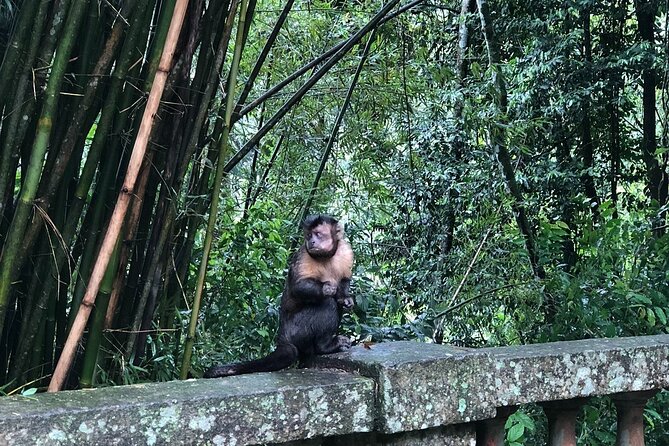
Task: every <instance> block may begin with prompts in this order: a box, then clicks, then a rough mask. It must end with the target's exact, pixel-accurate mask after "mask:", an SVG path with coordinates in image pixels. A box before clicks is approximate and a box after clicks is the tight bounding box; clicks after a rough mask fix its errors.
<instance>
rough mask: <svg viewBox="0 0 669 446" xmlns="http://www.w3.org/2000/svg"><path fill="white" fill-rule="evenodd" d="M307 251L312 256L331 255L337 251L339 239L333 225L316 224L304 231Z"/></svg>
mask: <svg viewBox="0 0 669 446" xmlns="http://www.w3.org/2000/svg"><path fill="white" fill-rule="evenodd" d="M304 242H305V244H306V246H307V252H308V253H309V255H310V256H312V257H331V256H333V255H334V253H335V252H336V251H337V239H336V238H335V236H334V231H333V229H332V226H331V225H329V224H326V223H323V224H320V225H318V226H314V227H313V228H311V229H310V230H308V231H305V233H304Z"/></svg>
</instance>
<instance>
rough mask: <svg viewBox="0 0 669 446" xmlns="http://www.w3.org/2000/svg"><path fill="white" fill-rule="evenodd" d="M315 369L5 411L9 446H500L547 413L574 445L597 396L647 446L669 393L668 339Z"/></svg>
mask: <svg viewBox="0 0 669 446" xmlns="http://www.w3.org/2000/svg"><path fill="white" fill-rule="evenodd" d="M315 366H316V368H312V369H301V370H286V371H282V372H276V373H258V374H253V375H245V376H236V377H230V378H222V379H214V380H188V381H181V382H179V381H174V382H168V383H152V384H140V385H133V386H120V387H110V388H102V389H92V390H79V391H67V392H60V393H57V394H39V395H33V396H29V397H22V396H13V397H5V398H1V399H0V446H4V445H40V444H42V445H81V444H87V445H143V444H147V445H163V444H165V445H167V444H169V445H173V444H214V445H235V446H241V445H249V444H286V445H308V446H328V445H333V446H341V445H397V446H400V445H402V446H412V445H416V446H417V445H425V446H430V445H453V446H456V445H457V446H460V445H463V446H464V445H467V446H476V445H479V446H482V445H485V446H496V445H499V446H501V445H503V444H504V442H503V439H504V422H505V420H506V418H507V417H508V416H509V415H510V414H511V413H512V412H513V411H514V410H515V408H516V407H517V406H519V405H522V404H526V403H539V404H540V405H541V406H542V407H543V409H544V411H545V413H546V415H547V418H548V421H549V429H548V430H549V440H548V441H549V443H550V444H551V445H553V446H569V445H575V444H576V432H575V431H576V416H577V415H578V413H579V410H580V407H581V406H582V405H583V404H584V403H585V402H587V399H588V398H589V397H593V396H607V395H608V396H610V397H611V398H612V400H613V402H614V404H615V407H616V410H617V419H618V429H617V443H616V444H617V445H619V446H642V445H643V444H644V440H643V408H644V406H645V404H646V402H647V400H648V399H649V398H651V397H652V396H653V395H654V394H655V393H656V392H658V391H660V390H661V389H663V388H666V387H669V335H659V336H644V337H634V338H615V339H590V340H582V341H570V342H556V343H548V344H535V345H527V346H515V347H501V348H488V349H466V348H457V347H450V346H442V345H435V344H423V343H418V342H409V341H403V342H389V343H383V344H374V345H367V346H357V347H354V348H353V349H351V350H350V351H349V352H346V353H340V354H336V355H330V356H327V357H321V358H318V360H317V361H316V364H315Z"/></svg>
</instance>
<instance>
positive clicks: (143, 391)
mask: <svg viewBox="0 0 669 446" xmlns="http://www.w3.org/2000/svg"><path fill="white" fill-rule="evenodd" d="M373 387H374V383H373V382H372V381H371V380H369V379H366V378H361V377H356V376H353V375H349V374H345V373H341V372H336V371H317V370H290V371H284V372H279V373H257V374H254V375H245V376H236V377H230V378H223V379H212V380H189V381H181V382H179V381H174V382H169V383H155V384H146V385H134V386H120V387H110V388H104V389H94V390H80V391H71V392H60V393H57V394H41V395H37V396H34V397H7V398H2V399H0V445H3V446H4V445H6V444H7V445H31V446H32V445H84V444H86V445H165V444H170V445H176V444H214V445H246V444H262V443H269V442H284V441H289V440H296V439H306V438H312V437H317V436H329V435H342V434H349V433H352V432H367V431H370V430H371V429H372V427H373V426H372V420H373V397H374V396H373Z"/></svg>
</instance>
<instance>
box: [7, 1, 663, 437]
mask: <svg viewBox="0 0 669 446" xmlns="http://www.w3.org/2000/svg"><path fill="white" fill-rule="evenodd" d="M183 3H188V6H187V9H186V10H185V17H184V21H183V25H182V28H181V32H180V33H179V34H178V40H177V41H175V42H173V43H174V44H175V45H176V46H175V51H174V57H173V60H172V63H170V64H169V65H168V66H167V67H162V66H160V67H159V61H160V58H161V55H162V54H163V52H164V49H165V47H166V45H169V44H170V36H169V35H168V27H169V25H170V21H171V20H172V18H173V15H174V11H175V10H177V11H178V10H179V8H180V7H181V4H183ZM175 6H176V8H175ZM668 6H669V5H668V2H667V1H654V0H653V1H641V0H635V1H623V0H562V1H554V0H522V1H521V0H490V1H488V0H477V1H474V0H462V2H457V1H451V0H441V1H439V0H436V1H435V0H413V1H408V0H407V1H404V0H402V1H399V0H387V1H386V3H384V4H382V3H381V2H379V1H372V0H331V1H326V0H297V1H295V0H286V2H277V1H275V0H207V1H205V0H191V1H190V2H183V0H179V1H175V0H146V1H138V0H108V1H88V0H0V55H2V56H1V57H2V59H1V60H2V65H0V113H1V119H2V121H0V244H1V246H2V248H1V249H2V254H1V258H0V333H1V335H0V336H1V337H0V386H2V387H1V389H2V390H3V392H4V393H16V392H24V393H25V392H31V391H34V389H37V388H40V387H44V386H46V385H48V384H49V381H50V379H51V377H52V374H53V373H54V370H55V369H56V366H57V364H59V363H60V364H61V367H62V369H63V370H65V377H66V380H65V382H64V384H63V385H64V387H68V388H75V387H90V386H98V385H109V384H122V383H133V382H139V381H146V380H169V379H175V378H178V377H179V376H181V377H185V376H186V375H187V374H188V373H190V374H192V375H194V376H199V375H200V374H201V372H202V370H203V369H205V368H206V367H207V366H209V365H211V364H212V363H215V362H225V361H231V360H235V359H239V358H242V357H244V358H247V357H252V356H257V355H260V354H263V353H266V352H267V351H269V350H270V349H271V347H272V343H273V336H274V332H275V330H276V327H277V319H278V297H279V296H280V293H281V289H282V287H283V280H284V277H285V271H286V266H287V262H288V258H289V255H290V252H291V251H292V250H293V249H294V248H295V246H296V245H297V243H299V233H298V223H299V221H300V220H301V218H303V216H304V215H305V214H306V213H308V212H311V213H315V212H325V213H329V214H332V215H334V216H336V217H338V218H340V219H341V220H342V221H343V222H344V223H345V225H346V230H347V233H348V238H349V240H350V241H351V243H352V245H353V248H354V251H355V253H356V269H355V272H354V286H353V289H354V295H355V297H356V300H357V305H356V308H355V310H354V311H353V313H352V314H350V315H348V316H347V317H346V318H345V321H344V328H343V329H344V331H345V332H346V333H348V334H349V335H350V336H351V337H352V338H353V339H355V340H356V341H358V342H360V341H372V342H379V341H383V340H392V339H406V338H417V339H421V340H425V341H428V342H438V343H442V342H443V343H449V344H457V345H463V346H470V347H479V346H494V345H511V344H524V343H534V342H548V341H555V340H566V339H580V338H589V337H611V336H633V335H643V334H653V333H666V332H667V318H668V313H669V303H668V301H667V298H668V297H669V235H667V197H668V185H669V182H668V177H667V161H668V159H669V116H668V112H669V70H668V63H669V62H668V59H667V56H668V53H669V17H668V15H667V13H668V10H669V7H668ZM167 52H169V51H167ZM165 68H167V69H165ZM161 75H162V76H166V86H165V89H164V92H162V99H161V102H160V107H159V109H158V111H157V113H156V114H155V118H154V119H153V121H152V126H151V127H150V129H151V132H150V137H149V139H148V147H147V150H146V154H145V156H144V157H143V158H140V160H143V162H142V166H141V169H140V170H139V171H138V172H137V174H138V176H137V181H136V183H135V184H134V186H133V187H132V188H127V187H126V186H125V184H127V183H124V180H127V177H126V171H128V170H129V169H128V166H132V165H133V161H131V153H132V152H133V150H134V147H135V146H136V144H137V143H136V140H138V139H139V138H138V130H139V128H140V123H141V122H142V119H143V115H144V112H145V107H147V103H150V101H147V99H148V98H149V92H150V90H151V88H152V86H153V85H155V82H154V79H157V78H158V76H161ZM147 115H148V117H149V118H151V113H147ZM145 119H146V118H145ZM145 122H147V121H146V120H145ZM148 122H149V123H151V121H150V120H149V121H148ZM140 133H141V132H140ZM119 197H125V198H126V199H127V202H128V203H129V206H128V210H127V212H126V213H124V214H119V213H118V212H114V209H115V205H116V203H117V200H120V198H119ZM114 219H116V220H114ZM114 221H120V222H121V226H120V228H121V229H120V235H119V237H118V238H117V239H116V238H114V240H113V241H112V248H113V249H111V250H110V251H109V252H107V253H106V254H104V255H100V246H101V245H102V243H103V239H104V238H105V233H106V231H107V229H108V228H110V227H111V226H113V225H112V222H114ZM116 240H118V242H116ZM103 257H106V263H105V262H102V261H101V258H103ZM96 265H97V266H96ZM96 267H97V268H98V271H102V273H101V274H100V277H99V278H98V279H99V280H97V279H93V278H92V277H93V276H95V274H93V273H94V271H95V270H96ZM93 282H96V283H97V284H98V285H97V286H98V288H97V289H96V288H91V287H90V285H91V283H93ZM87 289H88V290H89V292H88V294H87ZM91 290H92V291H91ZM89 312H90V317H82V319H81V320H82V321H83V323H82V324H83V325H82V324H81V323H78V322H76V321H75V316H76V315H77V314H79V313H81V314H86V315H88V313H89ZM84 328H85V329H84ZM68 339H69V341H70V342H71V345H73V346H74V347H73V350H72V352H70V353H63V352H64V351H65V352H67V349H65V350H64V346H65V345H66V342H67V341H68ZM65 356H71V358H70V359H69V360H64V359H63V358H64V357H65ZM68 361H69V362H68ZM63 364H65V365H63ZM68 372H69V373H68ZM665 400H666V398H665V397H664V395H660V396H659V397H658V398H656V400H655V401H656V402H655V403H654V404H655V406H651V407H650V408H649V409H648V410H647V412H646V418H647V421H648V422H649V423H650V427H651V434H652V438H650V439H648V443H649V444H663V443H661V441H662V440H661V439H662V438H663V437H664V436H665V435H667V433H668V432H669V427H668V426H667V423H666V418H667V417H669V414H668V413H666V410H665V411H664V412H663V411H662V410H658V411H657V412H656V411H655V410H653V407H662V404H663V401H664V402H666V401H665ZM609 406H610V403H609V402H608V401H606V400H602V401H594V402H593V403H592V404H591V405H590V406H588V408H586V410H585V412H584V418H585V419H586V420H588V421H589V423H587V424H586V426H587V427H586V428H584V429H583V430H582V431H581V433H580V438H579V441H580V442H582V444H610V442H611V435H612V434H611V430H610V426H611V425H612V423H614V422H615V420H614V419H613V418H611V417H612V415H611V414H613V413H614V412H613V411H612V410H610V407H609ZM665 407H666V404H665ZM607 408H608V409H607ZM539 413H540V412H539V411H533V409H532V408H531V407H528V408H527V410H526V411H524V412H522V413H519V415H517V416H514V417H512V419H511V421H510V423H511V424H513V423H516V424H517V425H519V426H521V427H522V428H523V429H525V430H524V431H523V429H521V433H522V435H523V436H522V438H519V439H518V441H522V439H523V438H526V439H530V440H527V441H530V443H528V444H533V443H531V438H532V436H533V435H534V436H537V435H540V433H541V432H540V431H541V429H540V428H537V427H536V426H537V425H538V424H535V421H533V420H537V419H538V418H539V417H540V415H539ZM525 414H529V415H531V416H532V417H533V418H527V417H526V415H525ZM604 414H608V415H604ZM614 431H615V430H614ZM516 432H518V429H516ZM523 432H524V433H523ZM536 444H538V443H536ZM579 444H581V443H579Z"/></svg>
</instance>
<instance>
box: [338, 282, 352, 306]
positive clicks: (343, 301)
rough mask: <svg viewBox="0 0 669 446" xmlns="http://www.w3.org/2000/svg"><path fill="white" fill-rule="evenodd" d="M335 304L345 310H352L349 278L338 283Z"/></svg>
mask: <svg viewBox="0 0 669 446" xmlns="http://www.w3.org/2000/svg"><path fill="white" fill-rule="evenodd" d="M337 304H338V305H339V306H341V307H343V308H344V309H345V310H350V309H351V308H353V305H354V304H355V301H354V300H353V297H352V296H351V278H350V277H344V278H343V279H341V280H340V281H339V289H338V290H337Z"/></svg>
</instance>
